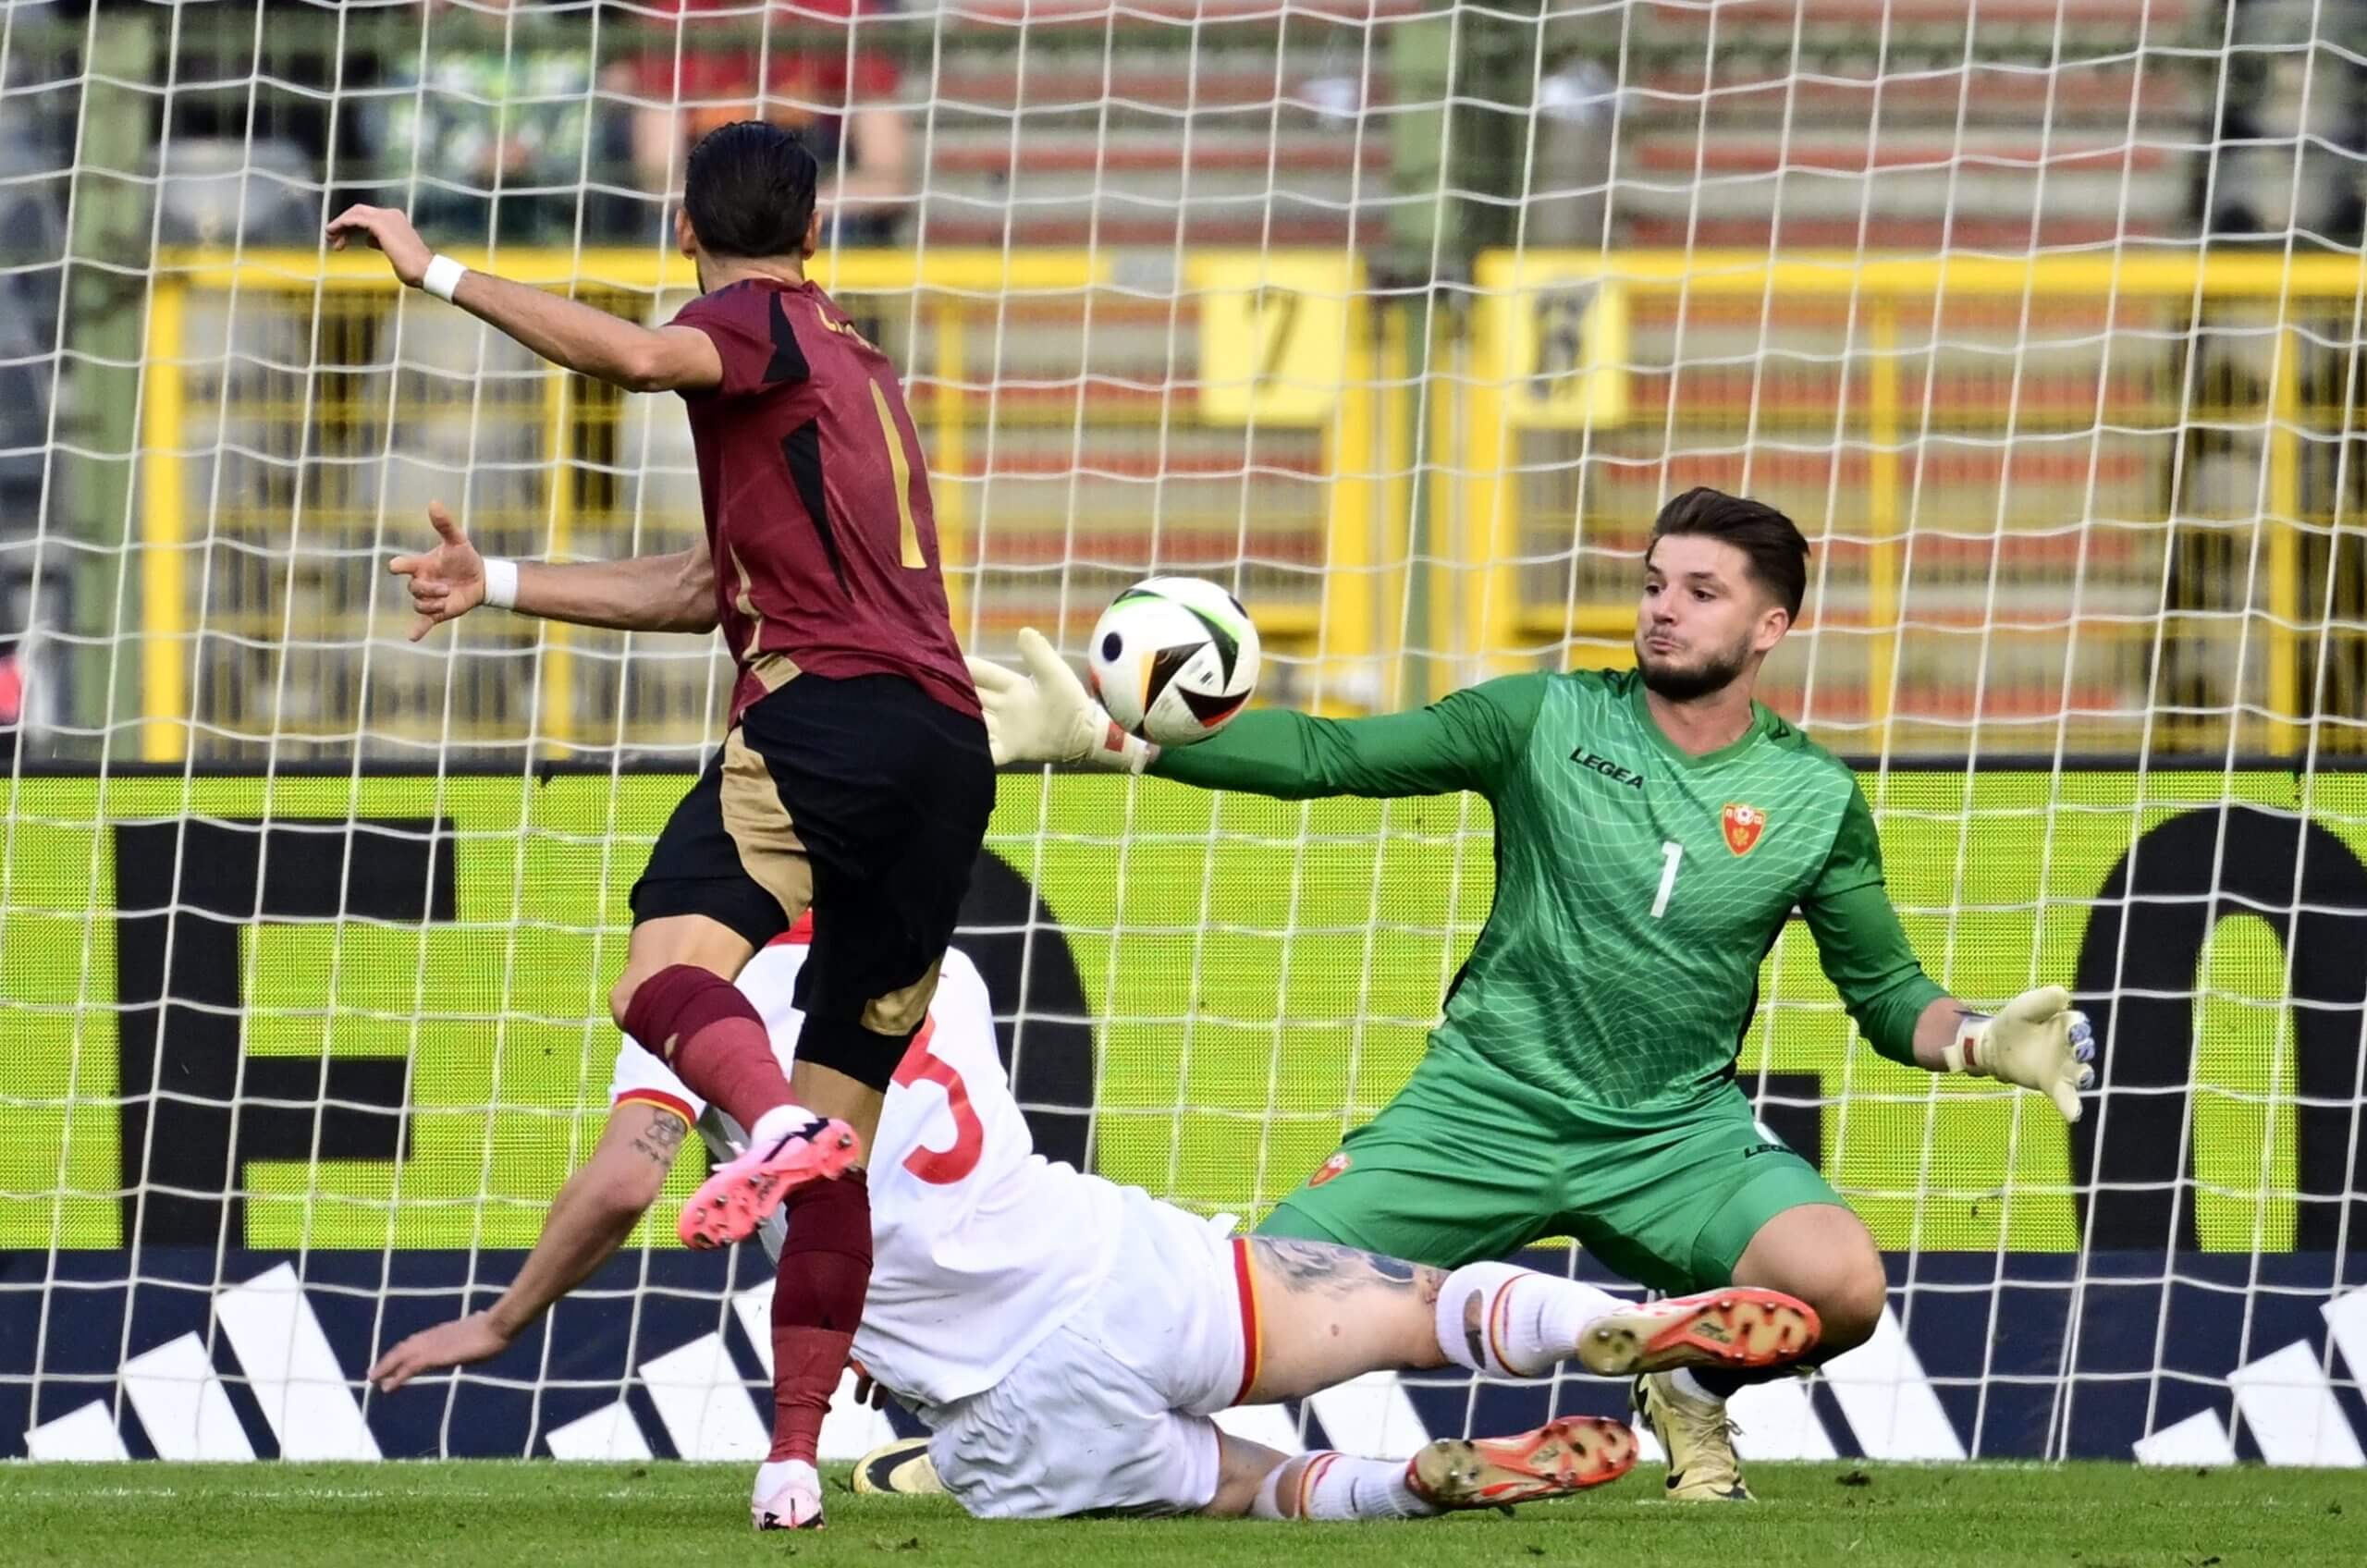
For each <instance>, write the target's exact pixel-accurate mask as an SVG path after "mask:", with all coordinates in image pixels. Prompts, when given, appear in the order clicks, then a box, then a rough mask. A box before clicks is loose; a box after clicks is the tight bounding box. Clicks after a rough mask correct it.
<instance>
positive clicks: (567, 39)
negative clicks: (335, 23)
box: [378, 0, 597, 245]
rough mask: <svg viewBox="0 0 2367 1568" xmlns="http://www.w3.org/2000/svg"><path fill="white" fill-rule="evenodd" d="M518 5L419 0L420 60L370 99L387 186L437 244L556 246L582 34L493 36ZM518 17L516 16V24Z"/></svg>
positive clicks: (575, 193)
mask: <svg viewBox="0 0 2367 1568" xmlns="http://www.w3.org/2000/svg"><path fill="white" fill-rule="evenodd" d="M513 8H516V9H519V10H525V9H528V8H529V7H527V6H524V5H522V4H521V3H520V0H459V3H456V0H428V5H427V11H428V16H427V18H426V22H427V30H428V31H427V52H426V55H425V56H424V58H423V59H419V60H416V61H403V62H400V63H399V64H398V65H397V66H396V67H395V72H394V74H393V77H392V80H391V81H390V83H389V85H390V87H391V88H392V91H391V92H388V93H387V94H386V97H384V98H383V99H382V100H381V104H382V105H383V111H382V116H381V117H382V120H383V125H384V129H383V130H382V131H381V134H380V137H379V147H378V152H379V162H380V166H381V170H382V172H383V173H384V174H385V176H386V182H387V184H388V185H389V186H392V187H396V188H398V189H401V188H408V187H409V186H410V185H411V181H413V180H416V181H417V190H418V194H417V196H416V198H415V199H414V198H408V197H405V196H402V195H396V196H394V197H392V198H391V199H392V200H394V201H396V202H398V204H400V205H406V206H408V207H409V208H410V210H411V216H412V218H413V219H414V221H416V222H417V223H418V224H419V225H420V227H423V228H428V229H431V230H432V231H433V232H435V234H436V235H437V236H438V237H439V238H440V239H446V240H447V241H448V242H458V243H462V244H467V243H484V242H491V241H495V240H498V241H499V242H500V243H502V244H507V245H533V244H550V243H566V242H567V241H568V240H569V239H570V238H571V237H572V235H573V234H574V232H575V227H576V211H577V204H578V203H579V202H580V201H581V200H582V191H583V182H584V180H585V178H586V176H587V175H592V176H594V177H595V178H596V173H597V171H596V170H587V169H586V167H585V165H584V136H585V134H586V132H587V130H588V129H589V126H590V123H591V102H592V56H591V50H590V46H589V42H588V35H579V34H577V33H576V32H574V31H572V30H570V31H568V32H560V31H556V30H554V29H550V28H548V27H536V28H533V29H531V30H530V29H527V28H522V27H521V28H519V29H517V30H515V31H512V30H511V29H510V28H509V27H507V26H505V25H504V24H505V21H506V18H504V17H503V16H502V13H503V12H505V11H509V10H511V9H513ZM523 19H524V18H521V21H522V20H523Z"/></svg>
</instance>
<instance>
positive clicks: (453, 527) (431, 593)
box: [386, 501, 716, 643]
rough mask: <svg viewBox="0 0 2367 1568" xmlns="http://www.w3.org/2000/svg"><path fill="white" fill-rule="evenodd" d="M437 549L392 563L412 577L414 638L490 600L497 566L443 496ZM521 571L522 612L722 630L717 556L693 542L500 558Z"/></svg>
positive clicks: (431, 514) (618, 625)
mask: <svg viewBox="0 0 2367 1568" xmlns="http://www.w3.org/2000/svg"><path fill="white" fill-rule="evenodd" d="M427 521H428V525H429V526H430V527H432V528H434V529H435V536H436V544H435V548H434V549H431V550H428V551H425V552H423V553H422V554H419V555H415V556H397V557H395V558H394V559H392V560H390V561H388V562H387V563H386V570H388V571H390V572H392V573H393V574H394V575H395V576H397V577H401V578H406V579H408V580H409V581H410V585H411V608H412V610H413V611H415V612H416V614H415V617H414V619H412V621H411V641H412V642H414V643H416V642H418V641H419V640H420V639H421V638H423V637H424V636H426V635H427V634H428V633H429V632H430V631H435V628H437V627H438V626H441V625H442V624H443V623H444V622H446V621H448V620H457V619H460V617H461V616H464V615H466V614H468V613H469V611H471V610H472V609H474V608H476V607H477V606H479V605H482V604H484V603H485V602H486V594H487V591H488V587H489V577H490V573H489V571H488V569H487V567H486V564H485V560H484V556H482V555H481V554H480V553H479V552H478V550H477V547H476V545H473V544H472V543H471V542H470V540H469V536H468V534H467V533H464V532H463V531H462V530H461V528H460V524H459V523H458V522H456V521H453V518H452V514H451V513H450V512H449V511H448V510H447V509H446V508H445V506H444V504H443V503H442V502H440V501H430V502H429V503H428V504H427ZM497 570H508V571H510V572H512V573H514V574H515V576H514V579H513V581H512V583H511V591H512V593H513V594H514V595H515V596H514V598H513V599H512V601H511V603H510V604H509V608H510V609H513V610H515V611H517V612H518V613H519V614H521V615H532V616H540V617H542V618H543V619H545V620H563V621H567V622H569V623H570V624H572V625H576V626H601V627H607V628H609V629H610V630H613V631H714V630H715V624H716V612H715V560H714V557H712V556H710V555H709V554H708V553H707V552H706V550H705V549H704V548H703V547H700V546H696V545H694V546H693V547H692V548H690V549H687V550H676V551H674V552H672V553H671V554H668V555H663V556H635V557H632V558H631V559H628V560H621V561H571V562H567V563H564V564H551V563H547V562H543V561H514V562H503V563H500V567H499V568H498V569H497Z"/></svg>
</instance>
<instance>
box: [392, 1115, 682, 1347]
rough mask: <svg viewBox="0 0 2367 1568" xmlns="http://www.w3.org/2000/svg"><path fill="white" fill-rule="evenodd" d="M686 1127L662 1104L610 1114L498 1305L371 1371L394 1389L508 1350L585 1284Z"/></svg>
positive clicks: (631, 1221) (649, 1195) (644, 1201)
mask: <svg viewBox="0 0 2367 1568" xmlns="http://www.w3.org/2000/svg"><path fill="white" fill-rule="evenodd" d="M689 1131H690V1127H689V1124H688V1123H687V1122H685V1121H683V1120H682V1119H681V1117H679V1116H677V1115H675V1114H674V1113H673V1112H672V1111H670V1110H668V1109H664V1108H663V1107H660V1106H655V1105H649V1104H645V1103H643V1102H641V1101H637V1100H636V1101H632V1102H629V1103H627V1104H624V1105H620V1106H619V1107H618V1108H617V1109H614V1110H612V1111H610V1112H609V1113H608V1122H607V1126H606V1127H604V1128H603V1129H602V1130H601V1133H600V1142H599V1144H598V1145H597V1146H596V1147H595V1148H594V1149H593V1151H592V1158H591V1159H590V1160H588V1161H586V1162H585V1164H584V1166H583V1169H582V1170H578V1171H576V1173H575V1174H574V1175H572V1176H570V1177H569V1178H568V1179H567V1184H566V1185H565V1186H563V1187H561V1188H559V1190H558V1197H556V1198H554V1199H552V1200H551V1210H550V1213H549V1214H548V1215H547V1216H546V1218H545V1219H544V1220H543V1233H542V1234H541V1235H540V1236H537V1237H536V1238H535V1239H534V1250H533V1252H531V1253H529V1254H528V1255H527V1256H526V1261H525V1263H524V1265H523V1266H521V1268H519V1270H518V1277H517V1278H516V1279H515V1280H511V1281H510V1282H509V1289H508V1290H506V1291H504V1292H501V1299H500V1300H498V1301H497V1302H495V1303H494V1304H493V1305H491V1306H489V1307H487V1308H486V1309H485V1310H484V1311H483V1312H472V1313H471V1314H469V1315H468V1316H467V1317H457V1318H454V1319H453V1320H452V1321H451V1322H449V1323H438V1324H437V1325H436V1326H435V1327H434V1328H432V1329H421V1330H420V1331H419V1332H418V1333H416V1334H413V1335H411V1338H409V1339H407V1340H405V1341H402V1343H400V1344H399V1345H397V1346H395V1348H394V1349H392V1350H390V1351H388V1352H387V1353H386V1354H384V1355H382V1356H380V1357H379V1358H378V1362H377V1365H376V1366H373V1367H371V1368H370V1380H371V1381H372V1382H373V1383H375V1384H376V1385H378V1387H379V1388H380V1389H381V1390H384V1391H385V1392H387V1393H392V1392H394V1391H395V1390H397V1389H399V1388H401V1387H402V1386H403V1385H404V1384H405V1383H408V1382H410V1381H411V1379H412V1378H417V1377H421V1376H423V1375H424V1374H426V1373H430V1372H441V1371H443V1370H445V1369H446V1368H447V1367H451V1366H468V1365H470V1364H472V1363H475V1362H479V1361H485V1360H489V1359H490V1358H492V1357H494V1356H497V1355H499V1354H501V1353H502V1352H503V1351H505V1350H507V1349H509V1342H510V1341H512V1340H514V1339H516V1338H517V1337H518V1336H519V1335H520V1334H521V1333H523V1332H524V1331H525V1330H526V1329H527V1328H528V1327H529V1326H530V1325H532V1324H533V1321H534V1319H536V1318H538V1317H541V1316H542V1315H543V1314H544V1313H545V1312H546V1311H548V1310H549V1308H550V1305H551V1303H553V1302H555V1301H557V1300H558V1298H559V1297H561V1296H563V1295H565V1294H567V1292H570V1291H571V1290H573V1289H574V1288H575V1287H576V1286H578V1285H580V1284H582V1283H583V1281H584V1280H587V1279H589V1278H590V1277H591V1275H592V1271H593V1270H594V1269H595V1268H599V1267H600V1265H602V1264H603V1263H606V1262H607V1260H608V1258H609V1256H610V1255H611V1254H613V1253H614V1252H615V1251H616V1250H617V1248H618V1247H619V1246H621V1245H623V1244H624V1239H625V1238H626V1237H627V1236H629V1235H631V1234H632V1228H633V1226H634V1225H635V1224H636V1223H638V1222H639V1221H640V1219H641V1217H642V1215H643V1214H644V1213H645V1212H647V1210H648V1208H649V1206H650V1205H651V1204H653V1203H655V1202H656V1201H657V1194H658V1192H659V1190H660V1189H661V1188H663V1187H664V1186H665V1184H666V1172H667V1171H668V1170H671V1169H672V1168H673V1164H674V1156H675V1154H676V1153H677V1152H678V1151H680V1150H681V1146H682V1137H683V1134H684V1133H687V1132H689Z"/></svg>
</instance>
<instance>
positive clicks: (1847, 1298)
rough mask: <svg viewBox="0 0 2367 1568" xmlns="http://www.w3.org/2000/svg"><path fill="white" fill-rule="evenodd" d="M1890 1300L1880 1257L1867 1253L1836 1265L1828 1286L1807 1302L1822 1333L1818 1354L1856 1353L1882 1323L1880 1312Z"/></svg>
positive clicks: (1887, 1283) (1873, 1253)
mask: <svg viewBox="0 0 2367 1568" xmlns="http://www.w3.org/2000/svg"><path fill="white" fill-rule="evenodd" d="M1889 1300H1890V1282H1889V1280H1888V1278H1887V1277H1886V1276H1885V1275H1884V1274H1883V1260H1882V1257H1881V1256H1880V1255H1879V1254H1877V1253H1875V1252H1873V1251H1871V1250H1870V1249H1869V1250H1868V1251H1867V1252H1866V1253H1865V1254H1864V1255H1862V1256H1858V1257H1854V1258H1851V1259H1849V1260H1848V1261H1846V1263H1842V1264H1839V1265H1837V1266H1836V1267H1835V1268H1834V1271H1833V1275H1832V1277H1831V1279H1830V1280H1829V1281H1828V1282H1826V1283H1825V1285H1824V1286H1823V1288H1822V1289H1821V1290H1819V1291H1818V1292H1816V1294H1815V1296H1814V1297H1813V1298H1812V1299H1811V1300H1810V1302H1809V1305H1811V1306H1813V1307H1815V1308H1816V1313H1817V1317H1818V1318H1819V1319H1820V1320H1821V1322H1822V1324H1823V1332H1822V1333H1821V1335H1820V1336H1819V1338H1818V1341H1817V1349H1818V1351H1819V1352H1820V1353H1821V1354H1824V1355H1828V1356H1830V1355H1838V1354H1841V1353H1842V1352H1843V1351H1847V1350H1855V1349H1857V1348H1858V1346H1859V1345H1861V1344H1864V1343H1865V1342H1866V1341H1868V1340H1870V1339H1872V1338H1873V1337H1874V1326H1875V1325H1876V1324H1878V1323H1880V1322H1881V1321H1882V1319H1883V1306H1884V1305H1887V1304H1888V1302H1889Z"/></svg>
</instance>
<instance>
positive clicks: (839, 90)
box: [604, 0, 912, 246]
mask: <svg viewBox="0 0 2367 1568" xmlns="http://www.w3.org/2000/svg"><path fill="white" fill-rule="evenodd" d="M638 6H639V8H640V9H641V10H642V11H643V12H644V14H645V13H646V11H647V10H648V9H650V8H655V9H657V10H659V11H671V12H672V13H673V14H674V19H673V21H672V23H671V24H670V25H668V24H664V23H659V24H656V25H652V26H648V27H646V28H645V29H644V32H645V37H644V40H643V42H642V43H641V45H640V47H639V48H638V49H637V50H635V51H634V53H633V54H632V56H631V57H629V58H627V59H625V60H623V61H621V62H619V64H618V65H616V66H614V67H610V68H609V70H608V72H607V76H606V80H605V83H604V84H605V85H606V86H607V88H608V90H609V91H610V92H616V93H620V94H623V95H626V96H628V97H629V98H630V99H631V100H632V107H633V114H632V163H633V169H634V172H635V174H636V175H637V176H638V177H639V179H640V182H641V186H642V189H644V190H647V191H649V192H651V193H653V194H663V195H666V196H668V197H672V196H677V195H679V194H680V193H681V186H682V165H683V160H684V158H685V157H686V156H687V155H688V153H689V149H690V147H691V144H692V143H693V142H695V141H698V139H699V138H700V137H702V136H705V134H706V133H707V132H708V131H710V130H713V129H715V128H716V127H717V126H720V125H729V124H730V123H731V122H732V121H734V120H744V119H754V118H763V119H767V120H770V121H772V122H773V123H774V124H775V125H779V126H784V127H787V128H789V129H792V130H795V131H797V132H799V133H800V136H801V138H802V140H803V141H804V143H805V145H806V147H807V149H808V150H810V151H811V152H812V153H813V154H814V157H815V160H816V162H817V163H819V164H820V165H822V189H821V193H820V202H821V212H822V214H823V216H822V243H823V244H824V245H825V246H829V245H878V244H884V243H886V242H887V240H888V239H889V234H890V232H891V231H892V229H893V228H894V227H895V223H896V219H897V217H898V216H899V215H900V214H901V211H902V209H903V207H904V206H905V204H906V203H907V202H909V201H910V199H911V194H912V182H911V174H910V164H911V145H912V132H911V129H910V127H909V126H908V125H907V124H906V121H905V116H904V111H903V110H902V109H901V108H900V107H899V106H898V105H897V104H896V103H895V101H894V100H895V93H896V87H897V82H898V72H897V68H896V62H895V61H894V60H893V59H891V58H889V56H888V55H884V54H882V53H880V52H879V51H878V50H877V49H866V48H865V47H863V45H864V43H866V42H867V40H866V39H865V36H864V35H865V27H864V25H863V22H864V19H865V18H877V17H878V16H880V15H881V14H883V13H884V12H886V11H888V10H890V9H892V0H638ZM833 23H839V24H843V25H837V26H834V25H832V24H833Z"/></svg>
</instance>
